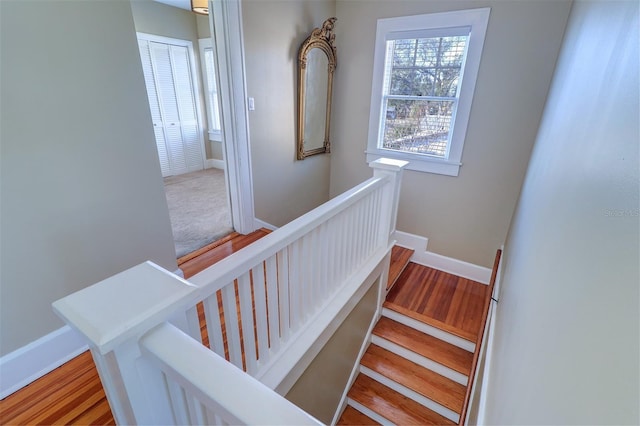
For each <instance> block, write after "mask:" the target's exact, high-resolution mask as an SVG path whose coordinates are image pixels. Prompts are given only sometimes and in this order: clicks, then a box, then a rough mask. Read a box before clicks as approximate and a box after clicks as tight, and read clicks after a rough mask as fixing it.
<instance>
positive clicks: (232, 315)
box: [222, 283, 243, 370]
mask: <svg viewBox="0 0 640 426" xmlns="http://www.w3.org/2000/svg"><path fill="white" fill-rule="evenodd" d="M222 302H223V303H222V307H223V309H224V326H225V329H226V330H227V346H228V347H229V361H231V362H232V363H233V365H235V366H236V367H238V368H239V369H241V370H242V369H243V366H242V349H241V347H240V328H239V327H238V309H237V307H236V291H235V285H234V284H233V283H231V284H229V285H227V286H225V287H224V288H223V289H222Z"/></svg>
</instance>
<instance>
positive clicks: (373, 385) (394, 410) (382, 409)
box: [349, 374, 455, 425]
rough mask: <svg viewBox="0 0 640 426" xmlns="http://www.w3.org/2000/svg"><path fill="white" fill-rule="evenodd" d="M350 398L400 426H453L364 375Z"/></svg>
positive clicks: (356, 383)
mask: <svg viewBox="0 0 640 426" xmlns="http://www.w3.org/2000/svg"><path fill="white" fill-rule="evenodd" d="M349 398H351V399H352V400H353V401H356V402H358V403H360V404H362V405H364V406H365V407H367V408H369V409H370V410H371V411H374V412H375V413H377V414H379V415H380V416H382V417H384V418H386V419H387V420H389V421H391V422H393V423H394V424H398V425H453V424H455V423H454V422H452V421H451V420H449V419H447V418H446V417H443V416H441V415H440V414H438V413H436V412H434V411H431V410H429V409H428V408H426V407H424V406H422V405H420V404H418V403H417V402H415V401H414V400H412V399H410V398H407V397H406V396H404V395H401V394H399V393H398V392H396V391H394V390H393V389H391V388H388V387H387V386H384V385H382V384H380V383H378V382H376V381H375V380H373V379H371V378H370V377H367V376H365V375H364V374H359V375H358V377H357V378H356V381H355V382H354V384H353V386H352V387H351V390H350V391H349Z"/></svg>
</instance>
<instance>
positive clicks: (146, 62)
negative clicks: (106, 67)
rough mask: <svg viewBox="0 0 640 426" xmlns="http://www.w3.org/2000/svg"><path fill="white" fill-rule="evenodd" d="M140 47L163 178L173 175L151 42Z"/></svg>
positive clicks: (139, 41) (144, 41)
mask: <svg viewBox="0 0 640 426" xmlns="http://www.w3.org/2000/svg"><path fill="white" fill-rule="evenodd" d="M138 46H139V47H140V59H141V60H142V71H143V72H144V81H145V84H146V86H147V96H148V98H149V108H150V109H151V120H152V121H153V132H154V134H155V137H156V147H157V148H158V157H159V158H160V168H161V169H162V176H163V177H165V176H170V175H171V174H173V173H171V165H170V164H169V153H168V152H167V145H166V140H165V135H164V125H163V123H162V114H161V112H160V102H159V100H158V92H157V88H156V81H155V78H154V75H153V66H152V65H151V53H150V51H149V42H148V41H147V40H138Z"/></svg>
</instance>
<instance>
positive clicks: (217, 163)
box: [204, 158, 226, 170]
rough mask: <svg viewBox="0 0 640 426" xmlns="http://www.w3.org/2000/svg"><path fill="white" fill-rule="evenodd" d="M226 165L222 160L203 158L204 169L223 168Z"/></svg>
mask: <svg viewBox="0 0 640 426" xmlns="http://www.w3.org/2000/svg"><path fill="white" fill-rule="evenodd" d="M225 167H226V164H225V163H224V160H215V159H212V158H207V159H206V160H204V168H205V169H221V170H224V169H225Z"/></svg>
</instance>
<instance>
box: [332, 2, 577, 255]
mask: <svg viewBox="0 0 640 426" xmlns="http://www.w3.org/2000/svg"><path fill="white" fill-rule="evenodd" d="M486 6H490V7H491V17H490V20H489V26H488V29H487V36H486V40H485V44H484V50H483V56H482V62H481V64H480V70H479V74H478V79H477V84H476V90H475V96H474V100H473V106H472V109H471V115H470V119H469V126H468V129H467V136H466V142H465V146H464V153H463V157H462V162H463V166H462V167H461V169H460V175H459V176H458V177H448V176H442V175H436V174H429V173H420V172H413V171H407V172H406V173H405V174H404V179H403V183H402V194H401V197H400V208H399V212H398V226H397V228H398V229H399V230H401V231H405V232H410V233H413V234H417V235H421V236H424V237H428V238H429V247H428V249H429V250H430V251H433V252H436V253H439V254H442V255H445V256H450V257H453V258H457V259H461V260H464V261H467V262H471V263H475V264H478V265H482V266H485V267H491V264H492V261H493V258H494V256H495V252H496V250H497V249H498V248H499V247H500V245H501V244H502V243H504V240H505V237H506V234H507V229H508V227H509V222H510V219H511V216H512V214H513V209H514V207H515V204H516V201H517V198H518V194H519V192H520V186H521V184H522V181H523V178H524V173H525V170H526V166H527V163H528V160H529V155H530V152H531V148H532V146H533V142H534V140H535V137H536V133H537V130H538V124H539V121H540V116H541V114H542V109H543V106H544V102H545V99H546V95H547V91H548V88H549V83H550V81H551V76H552V73H553V69H554V65H555V61H556V58H557V54H558V50H559V47H560V43H561V41H562V35H563V32H564V27H565V23H566V19H567V16H568V13H569V8H570V3H569V2H568V1H562V0H559V1H546V2H543V1H511V0H497V1H488V0H487V1H473V0H468V1H458V0H449V1H413V0H377V1H358V0H338V1H337V16H338V22H337V26H336V32H337V38H336V40H337V42H336V44H337V46H338V61H340V62H339V64H338V69H337V71H336V79H335V86H334V90H335V92H334V108H335V109H334V116H333V120H334V121H333V130H334V144H333V155H332V157H333V158H332V162H331V195H332V196H334V195H337V194H339V193H340V192H342V191H344V190H346V189H348V188H350V187H352V186H353V185H355V184H357V183H359V182H361V181H363V180H365V179H366V178H368V177H370V176H371V172H370V170H369V168H368V167H367V164H366V162H365V156H364V151H365V149H366V146H367V132H368V130H367V129H368V123H369V104H370V100H371V79H372V69H373V43H374V39H375V31H376V20H377V19H378V18H387V17H395V16H406V15H416V14H421V13H432V12H441V11H447V10H456V9H469V8H477V7H486Z"/></svg>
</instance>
